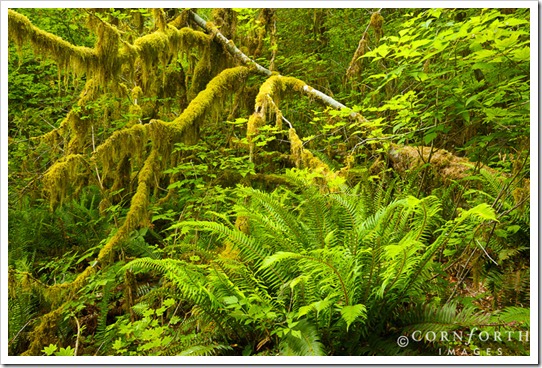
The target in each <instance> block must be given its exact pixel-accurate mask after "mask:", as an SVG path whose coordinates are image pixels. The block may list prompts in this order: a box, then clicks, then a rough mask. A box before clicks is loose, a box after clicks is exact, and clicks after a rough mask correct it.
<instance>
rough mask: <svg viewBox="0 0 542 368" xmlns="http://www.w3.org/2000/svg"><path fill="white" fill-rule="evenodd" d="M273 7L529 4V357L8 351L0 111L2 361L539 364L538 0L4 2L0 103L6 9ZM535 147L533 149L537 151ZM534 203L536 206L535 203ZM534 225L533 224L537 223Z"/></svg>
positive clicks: (5, 194)
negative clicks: (41, 354)
mask: <svg viewBox="0 0 542 368" xmlns="http://www.w3.org/2000/svg"><path fill="white" fill-rule="evenodd" d="M150 4H152V6H153V7H178V6H179V5H182V6H183V7H196V8H213V7H225V6H226V7H231V8H236V7H237V8H243V7H275V8H382V7H384V8H430V7H438V8H485V7H487V8H507V7H514V8H530V9H531V44H530V47H531V68H530V72H531V78H530V82H531V137H530V143H531V245H535V246H534V247H531V322H532V323H531V339H530V341H531V346H530V349H531V356H529V357H517V356H510V357H508V356H493V357H491V356H489V357H472V356H469V357H445V356H440V357H439V356H430V357H424V356H415V357H408V356H407V357H403V356H392V357H341V356H332V357H238V356H225V357H222V356H221V357H87V356H85V357H20V356H8V355H7V336H8V329H7V264H8V261H7V255H8V250H7V244H8V233H7V229H8V224H7V214H8V210H7V208H8V206H7V197H8V188H7V174H8V172H7V157H8V155H7V144H6V140H7V131H8V129H7V120H8V111H7V109H6V108H2V109H1V122H2V123H1V128H0V133H1V139H2V143H1V144H0V163H1V164H0V173H1V182H0V205H1V212H0V219H1V227H0V236H1V237H0V244H1V282H2V283H1V302H2V305H1V306H2V309H1V311H2V313H1V318H2V320H1V321H2V324H1V327H2V331H1V335H0V336H1V338H0V345H1V346H0V351H1V363H2V364H39V365H42V364H73V365H80V364H102V365H111V364H175V365H180V364H183V365H184V364H235V365H239V364H310V365H314V364H326V365H336V364H356V365H363V364H394V365H398V364H447V365H448V364H495V365H497V364H499V365H500V364H518V365H519V364H538V229H537V226H536V224H538V149H536V150H535V148H538V2H537V1H438V2H435V1H400V2H398V1H386V2H383V1H284V2H282V1H248V2H247V1H182V2H181V1H153V2H149V1H129V2H128V1H110V2H103V1H3V2H2V3H1V18H0V20H1V22H0V25H1V28H0V29H1V43H0V45H1V49H0V50H2V52H0V55H1V59H0V60H1V89H0V91H1V100H0V101H1V105H0V106H7V103H8V97H7V88H8V85H7V76H8V65H7V64H8V63H7V52H5V50H7V9H8V8H53V7H55V8H77V7H95V8H104V7H107V8H109V7H118V8H122V7H126V8H130V7H132V8H135V7H142V8H143V7H146V6H148V5H150ZM533 151H534V152H533ZM533 204H534V206H533ZM533 225H534V226H533Z"/></svg>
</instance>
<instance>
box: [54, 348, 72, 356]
mask: <svg viewBox="0 0 542 368" xmlns="http://www.w3.org/2000/svg"><path fill="white" fill-rule="evenodd" d="M55 355H57V356H74V355H75V349H74V348H72V347H71V346H68V347H65V348H60V350H59V351H58V352H56V353H55Z"/></svg>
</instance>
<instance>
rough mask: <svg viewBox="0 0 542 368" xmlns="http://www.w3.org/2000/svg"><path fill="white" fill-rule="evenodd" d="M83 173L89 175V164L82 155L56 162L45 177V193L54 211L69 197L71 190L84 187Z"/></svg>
mask: <svg viewBox="0 0 542 368" xmlns="http://www.w3.org/2000/svg"><path fill="white" fill-rule="evenodd" d="M82 173H88V164H87V163H86V161H85V160H84V157H83V156H82V155H80V154H71V155H68V156H65V157H63V158H61V159H60V160H58V161H57V162H55V163H54V164H53V165H52V166H51V167H50V168H49V169H48V170H47V171H46V172H45V174H44V175H43V186H44V191H45V192H46V193H47V195H48V197H49V201H50V205H51V209H54V208H55V207H56V206H58V205H59V204H62V202H63V200H64V199H65V198H66V197H67V196H68V190H69V189H70V188H74V189H78V188H77V187H78V186H80V185H82V183H83V181H82V175H80V174H82Z"/></svg>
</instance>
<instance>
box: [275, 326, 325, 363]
mask: <svg viewBox="0 0 542 368" xmlns="http://www.w3.org/2000/svg"><path fill="white" fill-rule="evenodd" d="M293 330H294V331H297V332H298V333H297V335H298V336H299V337H297V336H295V335H294V334H293V333H292V332H290V333H288V334H287V335H286V336H284V337H283V338H282V340H281V341H280V344H279V348H280V352H281V355H289V356H292V355H295V356H309V355H326V354H325V351H324V347H323V345H322V343H321V342H320V336H319V335H318V331H317V330H316V327H314V325H312V324H311V323H310V322H309V321H307V320H300V321H299V323H298V324H297V325H296V326H295V327H294V328H293Z"/></svg>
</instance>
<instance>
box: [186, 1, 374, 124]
mask: <svg viewBox="0 0 542 368" xmlns="http://www.w3.org/2000/svg"><path fill="white" fill-rule="evenodd" d="M189 13H190V15H191V16H192V19H194V21H195V22H196V23H197V24H198V25H199V26H200V27H201V28H203V29H205V30H206V31H207V32H208V33H211V34H212V35H213V36H214V38H215V39H216V40H217V41H218V42H219V43H220V44H221V45H222V46H223V47H224V48H225V49H226V50H227V51H228V52H229V53H230V54H231V55H232V56H233V57H234V58H236V59H237V60H239V61H240V62H241V63H243V64H244V65H247V66H249V67H252V68H254V69H255V71H256V73H257V74H260V75H263V76H266V77H270V76H272V75H273V74H277V73H274V72H272V71H271V70H269V69H267V68H264V67H263V66H261V65H260V64H258V63H256V62H255V61H254V60H252V59H251V58H249V57H248V56H247V55H245V54H244V53H243V52H242V51H241V50H239V48H237V46H235V44H234V43H233V41H231V40H228V39H227V38H226V37H224V35H223V34H222V33H220V31H219V30H218V29H217V28H216V27H215V26H214V25H212V23H210V22H206V21H205V20H204V19H203V18H201V17H200V16H199V15H197V14H196V13H194V12H193V11H190V12H189ZM302 91H303V92H305V93H306V94H307V95H309V96H311V97H314V98H316V99H318V100H320V101H321V102H323V103H324V104H326V105H328V106H331V107H333V108H334V109H337V110H341V109H347V108H348V107H346V106H345V105H343V104H342V103H340V102H338V101H336V100H335V99H333V98H332V97H330V96H328V95H326V94H325V93H323V92H321V91H319V90H317V89H315V88H312V87H310V86H309V85H307V84H306V83H305V85H304V86H303V87H302ZM350 116H352V117H361V118H362V119H363V120H365V118H363V117H362V116H361V115H360V114H358V113H357V112H354V111H353V112H352V113H351V114H350Z"/></svg>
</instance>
